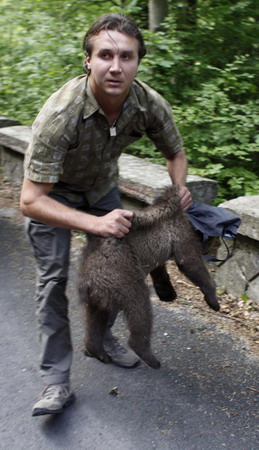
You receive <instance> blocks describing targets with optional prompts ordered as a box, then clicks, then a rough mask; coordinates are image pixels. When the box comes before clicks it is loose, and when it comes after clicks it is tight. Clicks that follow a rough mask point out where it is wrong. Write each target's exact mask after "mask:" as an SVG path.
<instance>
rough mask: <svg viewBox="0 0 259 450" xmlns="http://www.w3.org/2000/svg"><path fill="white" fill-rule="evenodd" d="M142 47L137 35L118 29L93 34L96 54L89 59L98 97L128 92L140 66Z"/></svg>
mask: <svg viewBox="0 0 259 450" xmlns="http://www.w3.org/2000/svg"><path fill="white" fill-rule="evenodd" d="M138 49H139V46H138V41H137V39H136V38H135V37H133V36H129V35H128V34H124V33H120V32H119V31H115V30H107V31H106V30H102V31H101V32H100V33H99V34H98V35H97V36H95V37H94V38H92V55H91V57H87V58H86V62H87V65H88V67H89V68H90V70H91V72H90V76H89V81H90V86H91V89H92V91H93V94H94V95H95V96H96V97H97V98H99V99H100V98H101V97H102V96H103V95H105V96H106V97H107V95H108V96H112V97H122V99H123V98H125V97H126V96H127V94H128V91H129V88H130V85H131V83H132V81H133V80H134V78H135V76H136V73H137V69H138Z"/></svg>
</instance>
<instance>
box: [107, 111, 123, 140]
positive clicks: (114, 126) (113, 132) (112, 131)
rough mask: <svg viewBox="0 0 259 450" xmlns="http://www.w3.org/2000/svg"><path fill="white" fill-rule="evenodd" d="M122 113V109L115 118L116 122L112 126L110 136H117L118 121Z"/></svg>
mask: <svg viewBox="0 0 259 450" xmlns="http://www.w3.org/2000/svg"><path fill="white" fill-rule="evenodd" d="M120 113H121V110H120V111H119V114H118V115H117V117H116V119H115V120H114V122H113V123H112V124H111V126H110V136H111V137H114V136H117V131H116V123H117V121H118V119H119V116H120Z"/></svg>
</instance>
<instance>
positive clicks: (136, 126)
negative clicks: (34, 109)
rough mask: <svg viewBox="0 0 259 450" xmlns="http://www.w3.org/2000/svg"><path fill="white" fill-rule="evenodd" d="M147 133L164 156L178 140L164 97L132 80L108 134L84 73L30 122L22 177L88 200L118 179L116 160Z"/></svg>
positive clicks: (176, 148) (177, 147) (179, 143)
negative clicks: (30, 137) (125, 149)
mask: <svg viewBox="0 0 259 450" xmlns="http://www.w3.org/2000/svg"><path fill="white" fill-rule="evenodd" d="M143 135H147V136H148V137H149V138H150V139H151V140H152V141H153V142H154V144H155V146H156V148H157V149H158V150H160V151H161V152H162V153H163V154H164V155H165V157H166V158H168V159H170V158H171V157H172V156H173V154H174V153H176V152H177V151H179V150H180V149H181V148H182V140H181V136H180V134H179V131H178V129H177V127H176V125H175V123H174V120H173V117H172V110H171V107H170V105H169V104H168V103H167V102H166V100H165V99H164V98H163V97H161V95H159V94H158V93H157V92H156V91H154V90H153V89H151V88H150V87H149V86H147V85H146V84H145V83H143V82H140V81H139V80H137V79H136V80H135V81H134V82H133V83H132V85H131V88H130V91H129V94H128V97H127V99H126V100H125V102H124V105H123V109H122V111H121V113H120V116H119V118H118V120H117V122H116V133H111V131H110V126H109V124H108V121H107V118H106V116H105V114H104V113H103V111H102V109H101V108H100V106H99V105H98V103H97V102H96V100H95V98H94V96H93V94H92V93H91V91H90V88H89V86H88V85H87V75H82V76H79V77H76V78H74V79H72V80H70V81H69V82H68V83H66V84H65V85H64V86H63V87H61V89H59V90H58V91H57V92H55V93H54V94H53V95H52V96H51V97H50V98H49V99H48V100H47V102H46V103H45V105H44V106H43V108H42V109H41V111H40V112H39V114H38V116H37V117H36V120H35V121H34V123H33V126H32V139H31V142H30V144H29V147H28V150H27V152H26V157H25V177H26V178H29V179H30V180H32V181H35V182H40V183H53V184H54V187H53V190H54V191H56V192H59V191H60V192H62V194H63V195H64V196H66V197H68V198H69V197H70V198H72V196H73V195H72V194H73V193H74V195H76V193H81V194H82V193H83V195H84V196H85V198H86V199H87V201H88V202H89V204H90V205H91V204H93V203H95V202H96V201H98V200H99V199H100V198H101V197H102V196H103V195H105V194H107V193H108V192H109V191H110V190H111V189H112V188H113V187H114V186H115V185H116V183H117V178H118V158H119V156H120V154H121V153H122V151H123V149H124V148H125V147H127V146H128V145H129V144H131V143H133V142H134V141H136V140H138V139H139V138H140V137H142V136H143Z"/></svg>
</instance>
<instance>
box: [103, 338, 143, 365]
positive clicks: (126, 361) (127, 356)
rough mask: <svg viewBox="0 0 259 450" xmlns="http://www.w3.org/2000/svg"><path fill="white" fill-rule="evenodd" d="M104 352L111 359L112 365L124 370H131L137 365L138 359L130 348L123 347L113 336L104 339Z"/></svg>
mask: <svg viewBox="0 0 259 450" xmlns="http://www.w3.org/2000/svg"><path fill="white" fill-rule="evenodd" d="M103 346H104V350H105V351H106V352H107V353H108V355H109V356H110V357H111V359H112V362H113V364H115V365H116V366H119V367H125V368H126V369H133V368H134V367H136V366H137V365H138V364H139V361H140V359H139V357H138V356H137V355H136V353H135V352H133V350H131V349H130V348H125V347H123V346H122V345H121V344H120V342H119V341H118V339H117V338H116V337H114V336H112V335H111V336H110V337H109V338H107V337H106V338H104V341H103Z"/></svg>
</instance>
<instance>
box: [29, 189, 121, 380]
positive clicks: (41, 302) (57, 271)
mask: <svg viewBox="0 0 259 450" xmlns="http://www.w3.org/2000/svg"><path fill="white" fill-rule="evenodd" d="M52 197H54V198H55V199H56V200H58V201H60V202H62V203H64V204H66V205H68V206H71V207H73V208H76V209H80V210H83V211H85V212H87V213H89V214H93V215H96V216H102V215H105V214H107V213H108V212H110V211H112V210H113V209H115V208H122V205H121V200H120V196H119V192H118V189H117V188H114V189H113V190H112V191H111V192H110V193H109V194H107V195H106V196H105V197H104V198H103V199H101V200H100V201H98V202H97V203H96V204H95V205H94V206H92V207H91V208H89V206H88V205H87V204H86V202H85V201H83V200H82V201H80V202H78V203H69V202H68V201H67V200H65V199H64V198H63V197H60V196H58V195H56V194H55V195H52ZM27 225H28V226H27V230H28V236H29V239H30V242H31V245H32V248H33V253H34V256H35V260H36V270H37V281H36V302H37V312H36V314H37V318H38V323H39V335H40V344H41V354H40V373H41V375H42V377H43V382H44V384H46V385H48V384H59V383H65V382H67V381H68V380H69V375H70V367H71V363H72V342H71V335H70V326H69V318H68V299H67V297H66V294H65V290H66V285H67V279H68V270H69V253H70V238H71V232H70V230H66V229H63V228H55V227H51V226H48V225H43V224H42V223H39V222H36V221H35V220H31V219H30V220H29V221H28V224H27ZM114 320H115V318H114V317H113V318H111V321H110V324H109V326H112V325H113V322H114Z"/></svg>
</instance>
